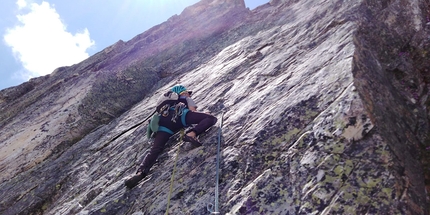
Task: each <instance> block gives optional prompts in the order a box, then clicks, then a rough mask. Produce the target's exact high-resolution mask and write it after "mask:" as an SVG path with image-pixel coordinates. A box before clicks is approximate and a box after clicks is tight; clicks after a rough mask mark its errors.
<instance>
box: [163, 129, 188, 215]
mask: <svg viewBox="0 0 430 215" xmlns="http://www.w3.org/2000/svg"><path fill="white" fill-rule="evenodd" d="M184 133H185V132H184V129H181V136H180V140H182V137H183V136H184ZM180 146H181V144H179V146H178V149H177V150H176V158H175V164H174V165H173V172H172V177H171V178H170V189H169V195H168V197H167V209H166V213H165V214H166V215H168V214H169V207H170V197H171V196H172V192H173V182H174V181H175V173H176V163H178V157H179V149H180V148H181V147H180Z"/></svg>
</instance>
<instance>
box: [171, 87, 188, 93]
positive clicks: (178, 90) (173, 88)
mask: <svg viewBox="0 0 430 215" xmlns="http://www.w3.org/2000/svg"><path fill="white" fill-rule="evenodd" d="M172 91H173V92H175V93H177V94H178V95H179V94H181V93H182V92H184V91H187V88H185V87H184V86H182V85H176V86H174V87H172Z"/></svg>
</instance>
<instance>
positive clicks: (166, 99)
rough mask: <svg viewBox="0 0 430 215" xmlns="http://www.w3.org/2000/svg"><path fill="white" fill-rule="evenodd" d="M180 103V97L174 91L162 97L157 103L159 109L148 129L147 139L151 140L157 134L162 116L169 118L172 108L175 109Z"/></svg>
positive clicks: (156, 109) (156, 108)
mask: <svg viewBox="0 0 430 215" xmlns="http://www.w3.org/2000/svg"><path fill="white" fill-rule="evenodd" d="M178 103H179V95H178V94H177V93H175V92H173V91H171V90H170V91H168V92H166V93H164V94H162V95H161V96H160V98H158V101H157V107H155V111H156V112H157V113H156V114H154V116H152V119H151V121H150V122H149V125H148V128H147V131H146V132H147V133H146V135H147V137H148V138H151V137H152V136H153V134H154V133H155V132H157V131H158V127H159V126H158V122H159V121H160V117H161V116H167V115H168V114H169V109H170V107H173V106H175V105H177V104H178Z"/></svg>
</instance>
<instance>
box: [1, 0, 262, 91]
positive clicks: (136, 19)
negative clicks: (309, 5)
mask: <svg viewBox="0 0 430 215" xmlns="http://www.w3.org/2000/svg"><path fill="white" fill-rule="evenodd" d="M198 1H199V0H73V1H69V0H45V1H43V0H2V6H1V7H0V34H1V42H0V77H1V78H0V90H2V89H5V88H8V87H11V86H16V85H19V84H21V83H23V82H26V81H28V80H29V79H30V78H34V77H39V76H43V75H47V74H50V73H51V72H53V71H54V70H55V69H56V68H58V67H61V66H70V65H73V64H76V63H79V62H81V61H83V60H85V59H86V58H88V57H89V56H91V55H93V54H95V53H97V52H99V51H101V50H103V49H104V48H106V47H108V46H110V45H112V44H114V43H116V42H117V41H119V40H123V41H128V40H130V39H132V38H133V37H135V36H137V35H138V34H140V33H143V32H145V31H146V30H148V29H149V28H151V27H153V26H155V25H158V24H161V23H163V22H164V21H167V20H168V19H169V18H170V17H172V16H173V15H175V14H177V15H179V14H180V13H181V12H182V11H183V10H184V9H185V8H186V7H188V6H191V5H193V4H195V3H197V2H198ZM268 2H269V0H245V4H246V6H247V7H248V8H249V9H251V10H252V9H254V8H256V7H258V6H260V5H263V4H265V3H268Z"/></svg>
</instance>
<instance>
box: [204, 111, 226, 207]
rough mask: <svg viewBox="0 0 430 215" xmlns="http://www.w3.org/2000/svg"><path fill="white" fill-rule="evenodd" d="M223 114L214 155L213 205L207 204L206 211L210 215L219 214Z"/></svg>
mask: <svg viewBox="0 0 430 215" xmlns="http://www.w3.org/2000/svg"><path fill="white" fill-rule="evenodd" d="M223 117H224V113H222V114H221V120H220V124H219V131H218V146H217V155H216V184H215V205H213V204H211V203H209V204H208V205H207V209H208V211H209V212H210V213H211V214H219V206H218V198H219V191H218V190H219V163H220V149H221V137H222V121H223Z"/></svg>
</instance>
